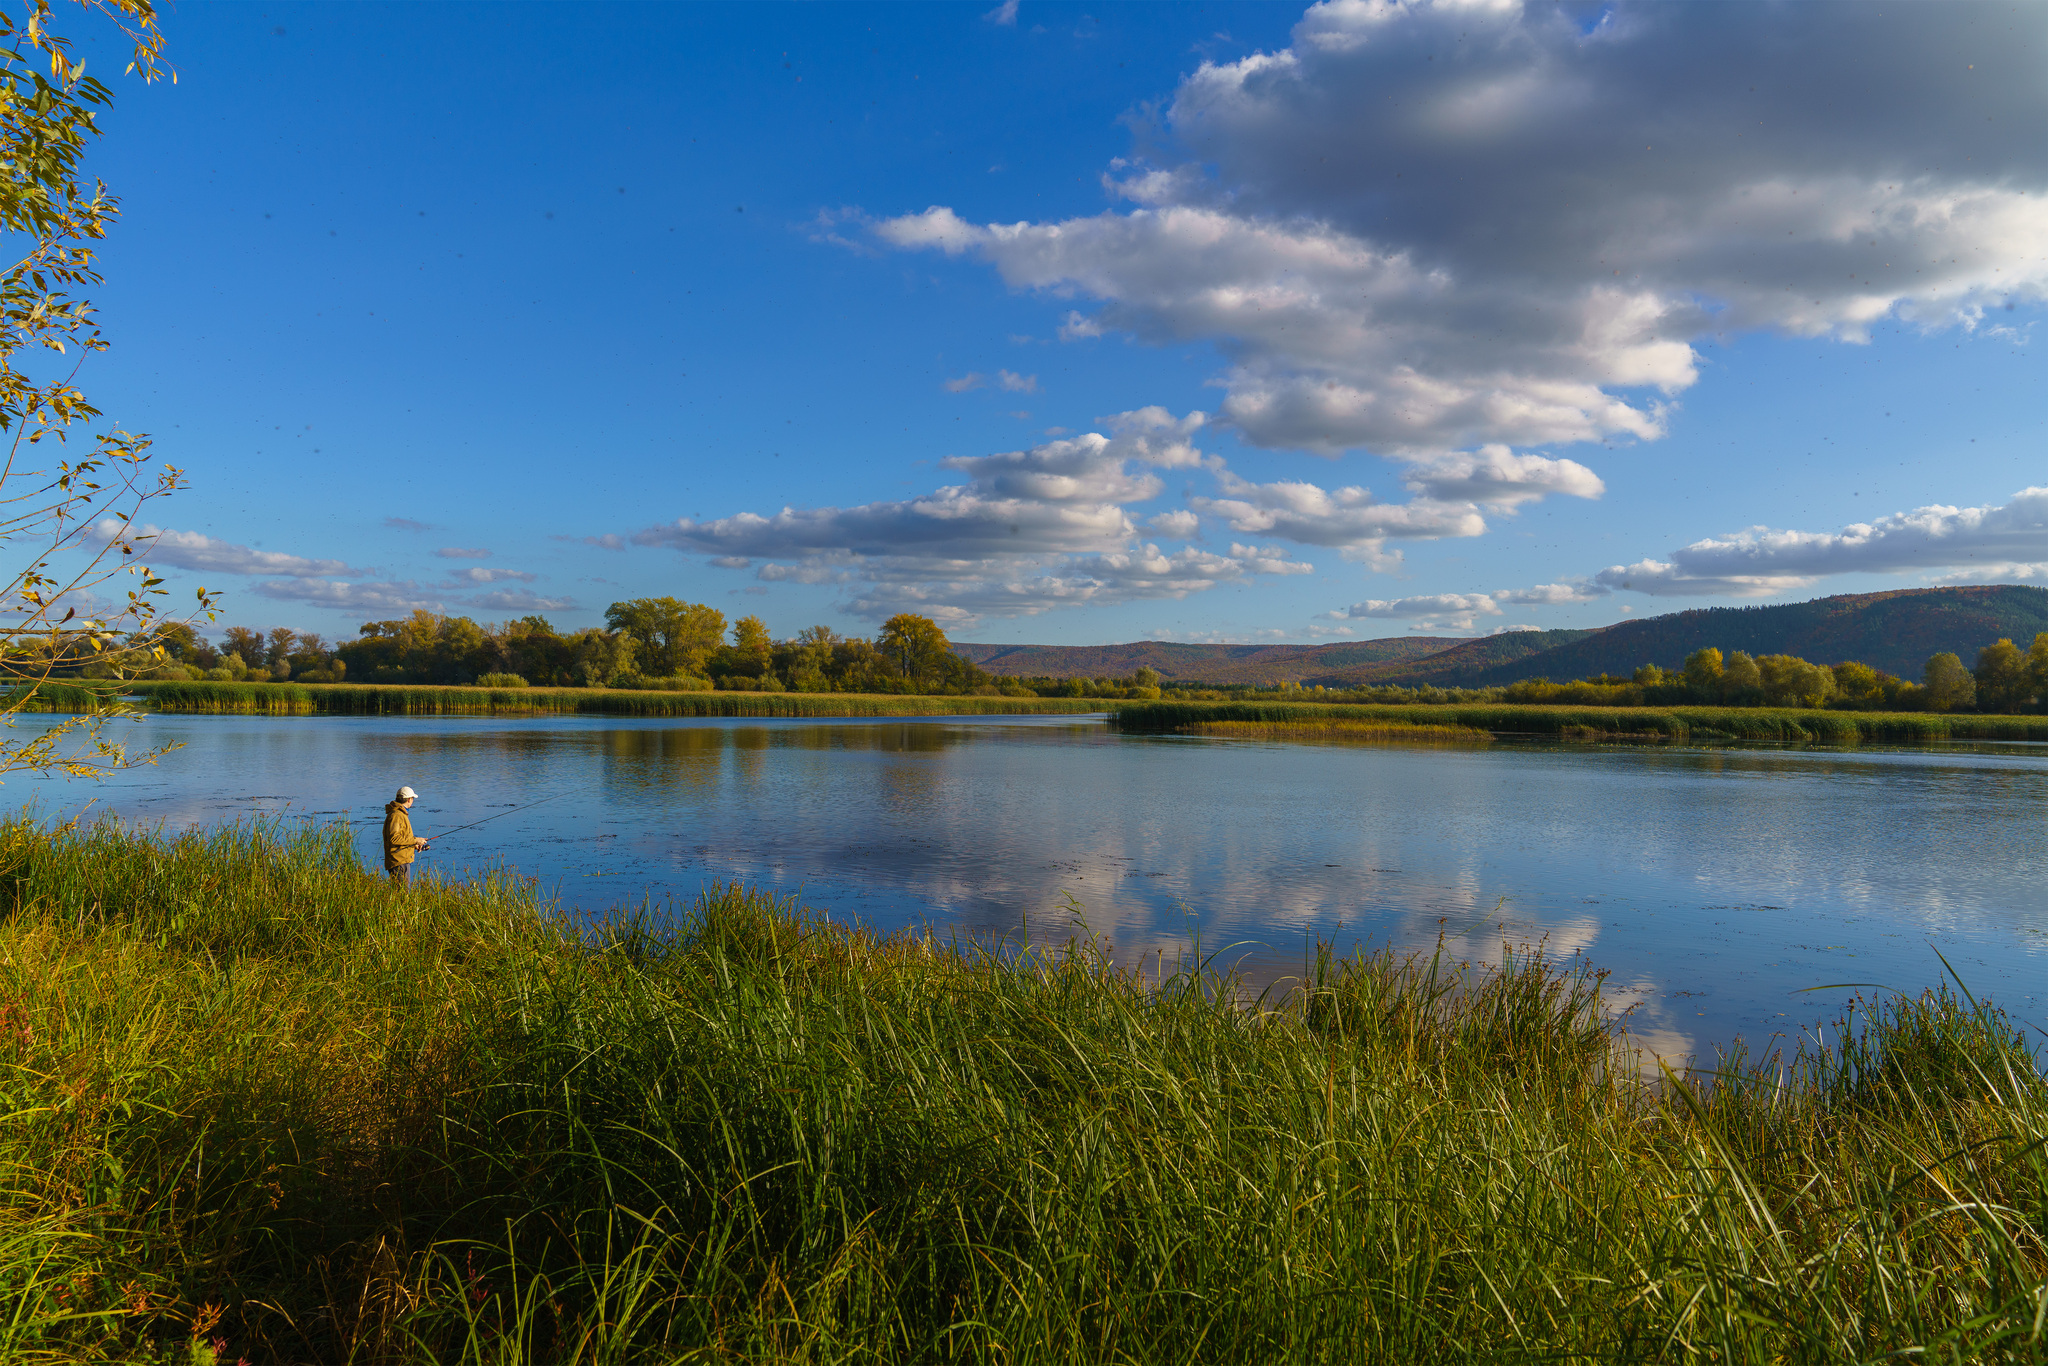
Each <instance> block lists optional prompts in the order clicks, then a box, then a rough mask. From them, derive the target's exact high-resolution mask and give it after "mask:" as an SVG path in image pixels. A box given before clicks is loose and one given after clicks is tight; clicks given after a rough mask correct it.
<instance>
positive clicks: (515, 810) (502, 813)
mask: <svg viewBox="0 0 2048 1366" xmlns="http://www.w3.org/2000/svg"><path fill="white" fill-rule="evenodd" d="M561 795H562V794H561V793H560V792H556V793H553V794H551V795H549V796H546V797H542V798H541V799H540V801H535V802H528V803H527V804H526V805H524V806H515V807H513V808H512V809H511V810H510V811H499V812H496V813H495V814H493V815H489V816H485V817H484V818H483V820H480V821H471V822H470V823H469V824H468V825H458V826H456V827H455V828H454V829H453V830H443V831H442V832H441V833H440V834H438V835H430V836H428V839H430V840H444V839H447V838H448V837H449V836H450V835H458V834H461V833H462V832H463V831H464V830H474V829H476V827H478V826H479V825H482V824H484V822H485V821H494V820H496V819H498V817H499V816H516V815H518V814H519V813H520V812H521V811H531V810H533V808H535V807H536V806H539V805H540V804H541V802H551V801H553V800H554V799H555V798H556V797H559V796H561Z"/></svg>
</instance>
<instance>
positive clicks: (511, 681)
mask: <svg viewBox="0 0 2048 1366" xmlns="http://www.w3.org/2000/svg"><path fill="white" fill-rule="evenodd" d="M476 685H477V686H478V687H479V688H524V687H526V686H528V684H527V682H526V680H525V679H523V678H521V677H520V676H519V675H518V674H483V675H480V676H479V677H478V678H477V680H476Z"/></svg>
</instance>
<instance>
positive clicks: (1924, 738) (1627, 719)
mask: <svg viewBox="0 0 2048 1366" xmlns="http://www.w3.org/2000/svg"><path fill="white" fill-rule="evenodd" d="M1345 722H1350V723H1355V724H1358V725H1361V726H1385V725H1391V726H1402V725H1406V726H1417V727H1420V726H1447V727H1457V728H1460V729H1466V730H1477V731H1485V732H1487V733H1489V734H1493V735H1543V736H1558V737H1564V738H1581V739H1655V740H1762V741H1774V742H1788V741H1789V742H1793V743H1816V744H1828V745H1845V744H1858V743H1862V742H1866V741H1880V742H1891V743H1900V744H1926V743H1938V742H1941V741H1946V740H2048V716H2002V715H1986V714H1949V713H1939V712H1881V711H1836V710H1832V709H1823V708H1818V707H1691V706H1685V707H1608V706H1570V705H1566V706H1558V705H1549V704H1543V703H1511V702H1462V703H1423V702H1395V703H1378V704H1373V703H1365V704H1354V703H1343V702H1334V703H1333V702H1207V701H1201V702H1183V701H1161V702H1126V703H1124V704H1123V705H1121V706H1120V707H1118V708H1117V709H1116V710H1115V711H1114V712H1113V713H1112V714H1111V724H1112V725H1114V726H1116V727H1117V728H1118V729H1120V730H1124V731H1128V732H1132V733H1139V734H1142V733H1153V734H1168V733H1180V734H1191V735H1196V734H1228V733H1238V734H1245V733H1249V732H1245V731H1238V732H1225V731H1219V730H1217V729H1216V727H1218V726H1221V725H1228V724H1233V723H1234V724H1239V725H1243V726H1256V727H1263V728H1264V733H1265V734H1267V735H1268V736H1271V737H1274V738H1279V737H1282V736H1284V735H1285V734H1286V733H1287V732H1289V731H1290V730H1292V731H1296V732H1299V733H1301V734H1305V735H1313V734H1316V733H1318V732H1322V731H1326V730H1328V729H1329V728H1331V727H1332V726H1335V725H1338V724H1340V723H1345Z"/></svg>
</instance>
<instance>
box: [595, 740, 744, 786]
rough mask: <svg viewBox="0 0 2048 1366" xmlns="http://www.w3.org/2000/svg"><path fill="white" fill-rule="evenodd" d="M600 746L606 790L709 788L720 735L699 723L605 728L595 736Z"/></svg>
mask: <svg viewBox="0 0 2048 1366" xmlns="http://www.w3.org/2000/svg"><path fill="white" fill-rule="evenodd" d="M597 738H598V740H599V741H600V742H601V744H602V747H603V751H604V781H605V785H606V787H607V788H611V789H615V790H616V789H649V788H658V789H675V788H682V789H685V790H687V791H690V792H696V793H702V792H708V791H710V790H711V789H712V788H714V787H716V786H717V784H718V767H719V762H720V757H721V756H722V755H723V753H724V752H725V749H726V744H725V740H724V737H723V736H721V735H720V734H719V733H718V732H717V731H713V730H706V729H704V728H702V727H693V726H678V727H674V728H663V729H658V730H657V729H649V730H607V731H600V732H598V735H597Z"/></svg>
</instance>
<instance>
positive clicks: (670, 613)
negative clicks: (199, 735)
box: [48, 598, 2048, 715]
mask: <svg viewBox="0 0 2048 1366" xmlns="http://www.w3.org/2000/svg"><path fill="white" fill-rule="evenodd" d="M606 623H607V625H606V626H605V627H604V628H602V629H600V628H594V627H593V628H589V629H586V630H582V631H576V632H571V633H568V634H563V633H561V632H558V631H556V630H555V628H554V627H553V626H552V625H550V624H549V623H548V621H547V619H546V618H544V617H539V616H530V617H523V618H520V619H518V620H516V621H511V622H504V623H498V624H479V623H477V622H475V621H472V620H470V619H469V618H466V617H448V616H437V615H434V614H432V613H429V612H425V611H419V612H414V613H413V614H412V615H411V616H410V617H407V618H403V619H399V620H392V621H372V622H365V623H364V624H363V627H362V630H361V634H360V635H359V637H358V638H357V639H356V640H353V641H347V642H343V643H340V644H334V645H330V644H329V643H328V642H326V641H325V640H324V639H323V638H322V637H320V636H319V635H317V634H312V633H299V632H294V631H292V630H290V629H288V628H285V627H279V628H277V629H275V630H272V631H270V632H269V633H268V634H267V635H264V634H261V633H258V632H256V631H253V630H250V629H248V628H246V627H231V628H229V629H228V630H227V632H226V633H225V634H224V636H223V637H222V639H221V640H220V641H219V642H218V644H215V643H212V642H209V641H206V640H204V639H202V638H201V637H200V636H199V635H198V634H197V632H196V631H194V630H193V629H192V627H191V626H190V625H189V624H182V623H178V624H172V625H170V626H168V627H161V628H156V630H155V631H154V633H153V635H152V637H151V643H150V645H149V647H148V648H146V649H145V648H141V647H138V648H136V649H134V650H128V651H123V650H121V649H118V648H116V649H101V650H98V651H95V650H92V649H90V648H88V647H87V644H86V643H85V642H79V641H59V642H58V643H57V644H56V645H54V646H51V647H50V649H51V650H52V652H53V657H52V658H51V660H49V661H48V664H49V670H48V672H49V675H50V677H51V679H52V680H53V681H57V682H65V681H101V682H114V681H122V680H133V681H140V682H147V683H164V682H212V683H237V684H248V685H258V686H261V685H267V684H273V683H286V682H290V683H295V684H298V685H302V686H303V685H314V686H326V685H333V684H341V683H346V684H349V685H360V684H366V683H368V684H380V685H387V686H388V685H398V686H408V687H431V688H449V687H459V688H473V689H479V690H483V691H487V692H491V693H499V692H504V691H508V690H513V689H524V688H536V689H544V688H558V689H606V690H611V691H626V692H636V691H645V692H671V693H673V692H766V693H812V694H816V693H844V694H858V695H864V696H938V697H990V698H993V697H1015V698H1045V699H1050V698H1092V699H1097V700H1107V701H1146V700H1155V699H1159V698H1162V697H1171V698H1172V699H1175V700H1180V701H1240V702H1241V701H1294V702H1354V703H1377V704H1404V703H1424V704H1445V703H1456V704H1471V703H1504V704H1512V705H1544V706H1555V705H1564V706H1573V707H1645V706H1650V707H1673V706H1690V707H1701V706H1713V707H1763V708H1775V709H1786V708H1800V709H1817V708H1826V709H1830V710H1838V711H1870V712H1888V713H1899V712H1933V713H1949V714H1958V713H1971V712H1983V713H2006V714H2012V713H2032V712H2038V711H2041V710H2042V709H2043V707H2044V699H2048V632H2044V633H2041V634H2038V635H2036V636H2035V637H2034V639H2033V641H2032V643H2031V648H2029V649H2026V650H2022V649H2021V648H2020V647H2019V646H2018V645H2016V644H2015V643H2014V642H2013V641H2011V640H2006V639H2001V640H1998V641H1996V642H1994V643H1993V644H1991V645H1989V646H1986V647H1985V648H1984V649H1982V650H1980V651H1979V652H1978V654H1977V658H1976V659H1975V661H1974V662H1973V663H1972V664H1968V665H1966V664H1965V663H1964V661H1963V660H1962V659H1960V658H1959V657H1958V656H1956V655H1955V654H1954V653H1952V652H1941V653H1937V654H1935V655H1933V656H1931V657H1930V658H1929V659H1928V660H1927V661H1926V663H1925V665H1924V666H1923V668H1922V676H1921V678H1920V680H1919V681H1917V682H1916V681H1913V680H1909V679H1903V678H1899V677H1897V676H1895V675H1893V674H1890V673H1887V672H1885V671H1883V670H1880V669H1875V668H1872V667H1870V666H1869V665H1867V664H1863V663H1860V662H1858V661H1855V660H1844V661H1839V662H1836V663H1833V664H1816V663H1812V662H1809V661H1807V660H1804V659H1800V658H1798V657H1796V656H1793V655H1788V654H1765V655H1760V656H1756V657H1752V656H1750V655H1749V654H1747V653H1745V652H1744V651H1741V650H1733V651H1729V652H1727V653H1726V654H1724V653H1723V652H1722V651H1721V650H1719V649H1717V648H1711V647H1709V648H1703V649H1699V650H1695V651H1694V652H1693V653H1692V654H1691V655H1689V656H1688V657H1687V658H1686V659H1685V660H1684V661H1683V663H1680V664H1676V665H1674V666H1672V667H1670V668H1666V667H1663V666H1660V665H1657V664H1654V663H1647V664H1644V665H1642V666H1641V667H1639V668H1637V669H1636V670H1635V671H1634V672H1633V673H1632V674H1630V675H1627V676H1618V675H1611V674H1601V675H1597V676H1594V677H1590V678H1580V679H1573V680H1568V681H1553V680H1550V679H1547V678H1532V679H1526V680H1522V681H1519V682H1513V683H1508V684H1505V685H1500V686H1493V687H1483V688H1444V687H1434V686H1429V685H1421V686H1414V687H1405V686H1357V687H1345V688H1339V687H1326V686H1312V685H1311V686H1305V685H1301V684H1296V683H1282V684H1279V685H1277V686H1262V685H1259V684H1233V685H1223V686H1208V685H1204V684H1202V683H1200V682H1199V681H1189V680H1173V681H1170V682H1169V681H1166V680H1162V679H1161V677H1160V676H1159V674H1158V672H1157V671H1155V670H1153V669H1150V668H1139V669H1137V670H1135V671H1134V672H1133V673H1132V674H1131V675H1130V676H1128V677H1103V678H1091V677H1079V676H1076V677H1064V678H1054V677H1015V676H1003V675H995V674H991V673H988V672H987V671H986V670H984V669H982V668H981V667H980V666H979V665H977V664H975V663H974V662H972V661H971V660H969V659H967V658H965V657H964V656H962V655H960V654H959V653H957V652H956V651H955V650H954V649H953V647H952V644H951V642H950V641H949V640H948V639H947V638H946V634H945V632H944V630H942V629H941V628H940V627H939V626H938V624H937V623H935V622H933V621H932V620H931V619H930V618H928V617H922V616H918V615H916V614H913V613H902V614H899V615H897V616H895V617H892V618H890V619H889V620H888V621H887V622H885V623H884V624H883V627H882V629H881V630H880V631H879V632H877V633H876V635H875V637H874V638H873V639H864V638H860V637H848V636H841V635H838V634H837V633H835V632H833V631H832V630H831V629H830V628H828V627H825V626H814V627H810V628H808V629H806V630H804V631H802V632H799V633H798V634H797V635H796V636H794V637H792V638H790V639H787V640H781V641H778V640H775V639H773V638H772V637H771V635H770V634H769V631H768V628H767V626H766V625H765V624H764V623H763V622H762V621H761V620H760V618H758V617H753V616H748V617H742V618H740V619H739V620H738V621H736V622H733V623H731V626H730V629H729V630H728V626H727V623H726V620H725V617H724V615H723V614H722V613H720V612H718V611H717V610H716V609H715V608H711V607H708V606H705V605H704V604H702V603H685V602H682V601H680V600H678V599H675V598H640V599H635V600H633V601H631V602H619V603H613V604H612V605H611V607H610V608H609V609H608V610H607V612H606ZM193 696H197V694H193ZM223 696H226V694H223ZM259 709H261V708H259ZM371 709H374V708H371ZM428 709H429V710H431V709H432V708H428ZM533 709H534V710H559V709H563V708H561V707H560V706H558V705H556V704H552V703H543V702H541V701H540V700H539V699H538V698H536V699H535V702H534V704H533ZM589 709H590V710H624V711H632V710H635V708H633V707H630V706H623V707H618V708H613V707H607V706H594V707H591V708H589ZM644 710H648V711H650V712H653V713H655V714H664V713H666V712H668V711H669V710H670V709H669V708H666V707H664V706H663V705H662V704H648V705H647V706H646V707H645V708H644ZM673 714H681V715H689V714H699V713H694V712H691V711H689V710H688V709H675V710H673ZM702 714H733V713H726V712H720V711H713V712H709V713H702Z"/></svg>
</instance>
